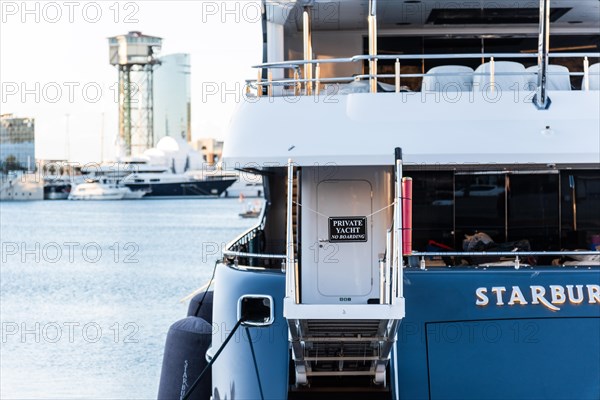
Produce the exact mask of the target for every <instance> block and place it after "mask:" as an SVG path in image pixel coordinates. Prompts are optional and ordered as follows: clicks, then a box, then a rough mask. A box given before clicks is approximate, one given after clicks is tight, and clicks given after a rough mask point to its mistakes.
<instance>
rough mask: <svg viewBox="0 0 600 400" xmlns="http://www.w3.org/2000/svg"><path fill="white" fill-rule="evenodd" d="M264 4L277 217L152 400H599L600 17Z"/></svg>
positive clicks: (267, 114)
mask: <svg viewBox="0 0 600 400" xmlns="http://www.w3.org/2000/svg"><path fill="white" fill-rule="evenodd" d="M262 4H263V8H264V15H263V26H264V40H265V41H264V47H263V48H264V51H265V54H264V60H265V63H264V64H261V65H258V66H256V68H257V71H258V72H257V76H258V79H255V80H251V81H249V83H248V85H249V86H248V92H249V94H248V96H254V97H252V101H247V102H244V103H243V104H241V105H240V107H239V108H238V110H237V113H236V115H235V116H234V118H233V120H232V123H231V126H230V129H229V132H228V137H227V139H226V141H225V143H226V145H225V148H224V160H225V162H227V163H231V164H233V165H244V166H253V167H252V168H250V169H251V170H252V171H253V172H254V173H256V174H258V175H261V176H262V177H263V181H264V188H265V198H266V203H265V205H264V210H263V211H262V214H261V218H260V220H259V222H258V223H257V224H256V226H255V227H253V228H251V229H249V230H248V231H247V232H245V233H243V234H241V235H240V236H239V237H237V238H235V239H234V240H232V242H231V243H229V244H228V245H227V246H226V248H225V250H224V251H223V258H222V259H221V260H220V261H219V262H218V263H217V265H216V267H215V268H216V270H215V284H214V289H213V290H212V291H208V289H206V291H203V292H202V293H200V295H199V297H198V299H197V301H196V302H195V303H193V304H192V305H191V306H190V310H191V311H190V313H189V316H188V317H187V318H186V319H183V320H181V321H178V322H176V323H175V325H173V327H172V328H171V330H170V331H169V335H168V338H167V344H166V346H165V354H164V361H163V373H162V377H161V384H160V389H159V396H158V397H159V399H167V398H174V397H176V398H183V399H184V400H185V399H189V398H194V399H208V398H212V399H215V400H216V399H232V398H235V399H321V398H327V399H329V398H344V399H369V400H373V399H426V398H429V399H448V398H450V399H488V398H490V399H491V398H502V399H539V398H544V399H567V398H577V399H598V398H600V381H599V380H598V376H600V341H599V340H598V338H599V337H600V267H598V266H597V258H598V257H599V256H600V251H599V250H600V249H599V248H598V237H600V236H599V235H600V214H599V212H598V210H600V135H599V132H600V117H599V113H598V110H599V109H600V90H599V89H600V85H599V82H600V76H599V75H598V74H599V72H598V71H599V65H600V64H598V62H599V61H600V59H599V57H600V53H599V49H600V19H599V18H598V14H599V12H600V5H599V3H598V1H595V0H594V1H586V0H583V1H577V2H572V1H561V0H556V1H553V2H552V3H551V2H550V1H549V0H541V1H539V8H538V7H537V4H533V3H532V2H531V1H526V0H510V1H509V0H501V1H486V0H475V1H469V2H463V3H460V2H459V3H452V5H450V4H449V3H445V2H437V1H436V2H434V1H429V0H422V1H406V2H401V1H394V2H392V1H379V2H378V1H375V0H370V1H358V0H356V1H355V0H348V1H344V2H322V1H310V2H308V1H307V2H300V1H287V2H279V1H263V2H262ZM551 26H552V29H550V28H551ZM209 285H210V284H209ZM207 287H208V286H207ZM240 330H241V331H240ZM233 338H235V340H232V339H233Z"/></svg>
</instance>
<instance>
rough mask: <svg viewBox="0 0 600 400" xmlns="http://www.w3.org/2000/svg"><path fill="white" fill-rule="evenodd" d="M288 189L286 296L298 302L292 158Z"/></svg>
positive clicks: (289, 168) (289, 163)
mask: <svg viewBox="0 0 600 400" xmlns="http://www.w3.org/2000/svg"><path fill="white" fill-rule="evenodd" d="M287 181H288V190H287V197H288V198H287V234H286V246H285V248H286V253H285V254H286V261H285V278H286V279H285V280H286V290H285V293H286V297H288V298H290V299H292V301H294V302H296V276H295V275H296V268H295V262H296V261H295V257H294V228H293V223H294V222H293V221H294V220H293V210H294V199H293V195H294V165H293V163H292V159H291V158H290V159H289V160H288V180H287Z"/></svg>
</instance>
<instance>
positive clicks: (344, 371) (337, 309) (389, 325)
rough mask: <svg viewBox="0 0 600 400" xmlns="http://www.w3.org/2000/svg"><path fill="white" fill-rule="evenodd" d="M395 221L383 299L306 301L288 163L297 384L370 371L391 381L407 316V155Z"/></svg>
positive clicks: (398, 170)
mask: <svg viewBox="0 0 600 400" xmlns="http://www.w3.org/2000/svg"><path fill="white" fill-rule="evenodd" d="M395 175H396V178H395V201H394V204H393V206H394V212H393V216H394V222H393V226H392V227H391V228H390V229H389V230H388V231H387V236H386V253H385V256H384V258H383V259H380V260H379V277H380V282H379V284H380V286H379V287H380V291H379V292H380V298H379V299H378V300H379V302H378V303H377V304H344V303H342V304H313V303H311V304H304V303H302V302H301V300H300V297H301V296H300V289H301V288H300V280H299V274H300V269H301V268H302V266H301V265H299V263H298V260H297V259H296V249H295V246H294V238H295V234H296V232H294V227H295V224H294V221H293V214H294V208H293V203H294V202H293V187H294V166H293V163H292V160H289V164H288V184H287V187H288V200H287V233H286V242H287V247H286V249H287V251H286V262H285V274H286V289H285V290H286V292H285V293H286V295H285V299H284V310H283V313H284V316H285V318H286V319H287V322H288V327H289V337H290V343H291V349H292V357H293V362H294V367H295V374H296V385H305V384H309V383H310V380H311V378H314V377H330V376H337V377H344V376H346V377H348V376H350V377H359V376H367V377H371V378H372V382H374V383H376V384H378V385H385V384H386V369H387V365H388V363H389V361H390V356H391V353H392V350H393V348H394V347H395V346H394V343H395V341H396V332H397V329H398V326H399V324H400V321H401V320H402V318H403V317H404V313H405V308H404V296H403V288H402V280H403V277H402V276H403V272H402V250H401V249H402V230H401V227H402V210H401V204H402V201H401V198H402V183H401V179H402V160H401V155H400V151H399V149H398V151H397V157H396V165H395Z"/></svg>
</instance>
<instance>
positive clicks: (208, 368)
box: [182, 317, 244, 400]
mask: <svg viewBox="0 0 600 400" xmlns="http://www.w3.org/2000/svg"><path fill="white" fill-rule="evenodd" d="M243 321H244V318H243V317H242V318H240V319H239V320H238V322H236V324H235V326H234V327H233V330H232V331H231V333H230V334H229V336H227V339H225V341H224V342H223V344H222V345H221V347H219V350H217V352H216V353H215V355H214V356H213V358H212V360H210V362H209V363H208V365H207V366H206V367H204V369H203V370H202V372H201V373H200V376H198V378H196V380H195V381H194V383H193V384H192V386H190V390H188V392H187V393H186V394H185V395H184V396H183V397H182V400H188V399H189V398H190V396H191V395H192V393H193V392H194V389H196V386H198V383H200V381H201V380H202V378H203V377H204V374H205V373H206V372H207V371H210V369H211V367H212V365H213V364H214V363H215V361H217V358H218V357H219V355H220V354H221V352H222V351H223V350H224V349H225V346H227V343H229V341H230V340H231V338H232V337H233V335H234V334H235V332H236V331H237V330H238V328H239V327H240V325H241V324H242V322H243Z"/></svg>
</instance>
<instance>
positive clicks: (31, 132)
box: [0, 114, 35, 173]
mask: <svg viewBox="0 0 600 400" xmlns="http://www.w3.org/2000/svg"><path fill="white" fill-rule="evenodd" d="M0 163H1V166H2V167H1V169H2V172H4V173H7V172H8V171H13V170H31V169H32V168H34V167H35V120H34V119H33V118H18V117H15V116H14V115H13V114H3V115H1V116H0Z"/></svg>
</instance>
